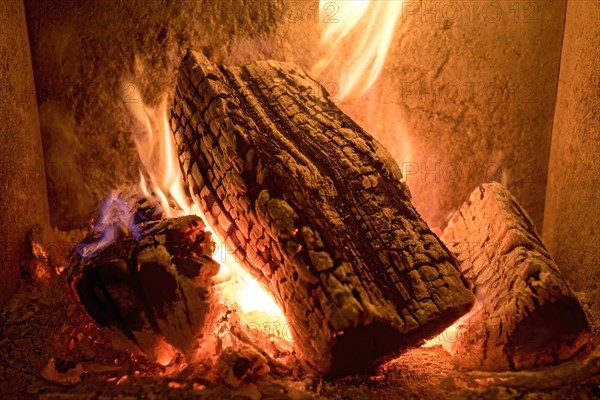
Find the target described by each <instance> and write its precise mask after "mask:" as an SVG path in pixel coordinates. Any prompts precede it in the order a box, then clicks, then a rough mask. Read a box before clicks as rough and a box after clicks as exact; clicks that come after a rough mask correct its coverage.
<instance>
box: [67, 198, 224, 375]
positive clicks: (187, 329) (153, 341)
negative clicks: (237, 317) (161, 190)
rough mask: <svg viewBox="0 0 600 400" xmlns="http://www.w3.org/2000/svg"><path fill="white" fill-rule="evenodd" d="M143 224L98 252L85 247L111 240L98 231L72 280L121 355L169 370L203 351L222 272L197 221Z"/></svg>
mask: <svg viewBox="0 0 600 400" xmlns="http://www.w3.org/2000/svg"><path fill="white" fill-rule="evenodd" d="M136 209H137V210H144V209H143V207H142V208H140V207H136ZM138 217H139V216H138ZM138 220H140V221H142V222H140V223H139V224H137V225H134V226H133V227H129V228H128V227H124V226H120V227H119V229H121V232H120V235H119V236H116V237H113V238H111V239H112V240H111V242H110V243H108V244H104V245H102V246H101V247H100V250H97V251H95V252H91V253H90V252H89V251H85V248H90V246H91V248H98V246H99V245H98V244H97V243H95V242H94V241H95V240H103V239H106V232H98V231H93V233H92V234H90V235H89V237H88V238H87V239H86V240H85V241H84V242H85V243H82V244H81V245H80V246H78V248H77V250H78V252H76V253H74V255H73V257H72V261H71V266H70V267H71V268H72V272H71V277H70V280H71V283H72V287H73V288H74V290H75V292H76V294H77V295H78V297H79V299H80V301H81V303H82V304H83V306H84V307H85V309H86V310H87V312H88V313H89V315H90V316H91V317H92V318H93V319H95V320H96V321H97V322H98V323H99V324H100V325H101V326H102V327H103V328H104V330H105V331H106V332H107V333H108V336H109V337H110V338H111V339H112V341H113V343H114V344H115V345H116V347H117V348H127V349H129V350H132V351H134V352H135V353H138V354H139V353H143V354H146V355H147V356H148V357H149V358H150V359H151V360H153V361H155V362H159V363H163V364H164V363H168V362H169V361H170V360H171V359H172V358H173V357H174V356H175V355H176V354H177V351H180V352H181V353H183V354H190V353H191V352H192V351H193V350H194V349H195V348H196V347H197V346H198V338H199V337H200V336H201V335H202V331H203V328H204V322H205V318H206V315H207V313H208V311H209V305H210V301H211V298H210V293H211V292H210V288H211V277H212V276H214V275H215V274H216V273H217V272H218V269H219V265H218V264H217V263H216V262H215V261H214V260H213V259H212V258H211V255H212V253H213V252H214V248H215V245H214V242H213V240H212V237H211V233H210V232H206V231H204V228H205V226H204V223H203V222H202V220H201V219H200V218H198V217H197V216H184V217H179V218H166V219H162V220H159V221H153V220H144V219H143V218H141V219H140V218H138ZM113 228H114V226H113ZM81 254H86V256H85V257H84V256H81Z"/></svg>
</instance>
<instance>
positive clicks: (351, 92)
mask: <svg viewBox="0 0 600 400" xmlns="http://www.w3.org/2000/svg"><path fill="white" fill-rule="evenodd" d="M402 5H403V1H402V0H394V1H370V0H364V1H356V0H344V1H336V2H330V1H327V0H320V13H321V14H322V15H321V20H323V21H324V22H325V23H326V24H327V25H326V28H325V30H324V32H323V34H322V36H321V45H322V46H324V47H326V48H327V49H328V52H327V54H326V55H325V56H324V57H323V58H322V59H321V60H320V61H319V62H317V64H316V65H315V66H314V67H313V69H312V75H313V76H319V75H320V74H321V73H322V72H323V71H324V70H325V69H326V68H327V67H328V66H329V65H330V64H331V63H332V61H333V60H343V65H344V67H342V71H341V76H340V82H339V88H340V89H339V91H338V94H337V97H338V99H339V100H344V99H345V98H358V97H361V96H362V95H364V94H365V92H366V91H367V90H368V89H369V88H370V87H371V85H373V83H375V81H376V80H377V77H378V76H379V73H380V72H381V69H382V67H383V63H384V61H385V57H386V55H387V52H388V49H389V47H390V44H391V42H392V37H393V33H394V27H395V25H396V22H397V21H398V19H399V18H400V14H401V12H402ZM332 7H334V9H332ZM338 7H339V9H338Z"/></svg>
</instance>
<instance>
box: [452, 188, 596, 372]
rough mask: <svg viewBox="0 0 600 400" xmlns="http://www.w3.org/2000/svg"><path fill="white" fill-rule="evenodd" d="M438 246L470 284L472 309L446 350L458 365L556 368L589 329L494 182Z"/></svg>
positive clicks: (520, 212) (476, 195)
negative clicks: (448, 253) (442, 246)
mask: <svg viewBox="0 0 600 400" xmlns="http://www.w3.org/2000/svg"><path fill="white" fill-rule="evenodd" d="M442 240H443V241H444V242H445V243H446V245H447V246H448V247H449V248H450V250H451V251H452V252H453V253H454V254H455V255H456V257H457V258H458V259H459V260H460V262H461V269H462V272H463V274H464V275H465V277H467V278H468V279H470V280H472V281H473V283H474V290H475V295H476V298H477V307H476V309H475V310H476V311H474V312H473V313H472V314H471V315H470V316H469V317H468V319H467V320H466V321H464V324H463V325H462V326H461V328H460V333H459V335H458V337H457V339H456V341H454V342H453V343H450V344H449V346H448V348H449V349H450V351H451V352H452V353H453V354H454V357H455V361H456V363H457V364H458V365H460V366H462V367H464V368H469V369H482V370H490V371H500V370H520V369H526V368H533V367H539V366H542V365H550V364H556V363H559V362H561V361H564V360H566V359H568V358H570V357H571V356H573V354H575V353H576V352H577V351H578V350H579V349H580V348H581V347H582V346H583V345H585V344H586V343H587V341H588V339H589V335H590V331H589V325H588V321H587V319H586V316H585V314H584V312H583V310H582V308H581V305H580V304H579V301H578V300H577V298H576V297H575V295H574V294H573V292H572V291H571V289H570V288H569V285H568V284H567V282H566V281H565V279H564V278H563V276H562V275H561V273H560V270H559V269H558V267H557V266H556V264H555V263H554V261H553V260H552V258H551V256H550V254H549V253H548V251H547V250H546V248H545V247H544V245H543V243H542V240H541V239H540V237H539V236H538V234H537V233H536V231H535V227H534V226H533V223H532V222H531V219H530V218H529V216H528V215H527V213H526V212H525V210H524V209H523V208H522V207H521V206H520V205H519V204H518V203H517V201H516V199H515V198H514V197H513V196H512V195H511V194H510V193H509V191H508V190H507V189H506V188H505V187H504V186H502V185H501V184H499V183H487V184H483V185H482V186H480V187H479V188H477V189H476V190H475V191H474V192H473V193H472V194H471V196H470V198H469V201H468V202H466V203H465V204H464V205H463V206H462V208H461V209H460V210H459V211H457V212H456V213H455V214H454V216H453V217H452V219H451V220H450V222H449V224H448V227H447V228H446V229H445V231H444V234H443V236H442Z"/></svg>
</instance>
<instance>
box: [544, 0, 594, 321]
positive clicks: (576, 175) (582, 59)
mask: <svg viewBox="0 0 600 400" xmlns="http://www.w3.org/2000/svg"><path fill="white" fill-rule="evenodd" d="M599 20H600V3H598V2H596V1H570V2H568V8H567V18H566V26H565V38H564V41H563V50H562V62H561V69H560V79H559V85H558V95H557V101H556V112H555V118H554V130H553V134H552V151H551V154H550V167H549V172H548V190H547V192H546V210H545V214H544V230H543V234H544V240H545V241H546V243H547V244H548V248H549V249H550V251H551V252H552V254H553V255H554V258H555V259H556V261H557V263H558V264H559V265H560V266H561V269H562V271H563V273H564V274H565V277H566V278H567V279H568V280H569V282H571V283H572V285H573V287H574V288H575V290H578V291H582V292H584V293H586V296H587V297H588V298H589V301H590V305H591V310H592V314H593V315H594V316H595V318H600V285H599V283H598V269H599V268H600V207H598V204H599V203H600V187H599V186H598V181H599V180H600V64H599V62H598V60H600V41H599V40H598V38H599V37H600V26H599V25H598V21H599Z"/></svg>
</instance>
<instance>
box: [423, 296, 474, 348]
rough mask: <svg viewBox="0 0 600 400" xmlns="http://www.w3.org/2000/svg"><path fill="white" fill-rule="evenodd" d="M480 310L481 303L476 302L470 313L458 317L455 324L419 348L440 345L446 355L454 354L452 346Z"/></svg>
mask: <svg viewBox="0 0 600 400" xmlns="http://www.w3.org/2000/svg"><path fill="white" fill-rule="evenodd" d="M481 309H482V307H481V303H478V302H476V303H475V305H474V306H473V308H472V309H471V311H469V312H468V313H466V314H465V315H463V316H462V317H460V318H459V319H458V320H457V321H456V322H455V323H453V324H452V325H450V326H449V327H447V328H446V329H445V330H444V331H443V332H442V333H440V334H439V335H437V336H436V337H434V338H433V339H430V340H427V341H425V344H424V345H423V346H421V347H433V346H438V345H441V346H442V347H443V348H444V350H446V351H447V352H448V353H450V354H454V344H455V343H456V342H458V341H459V340H460V339H461V335H463V332H465V331H466V327H467V326H468V325H469V324H470V323H471V322H470V321H471V318H472V317H473V316H475V315H477V314H479V312H480V311H481Z"/></svg>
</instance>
